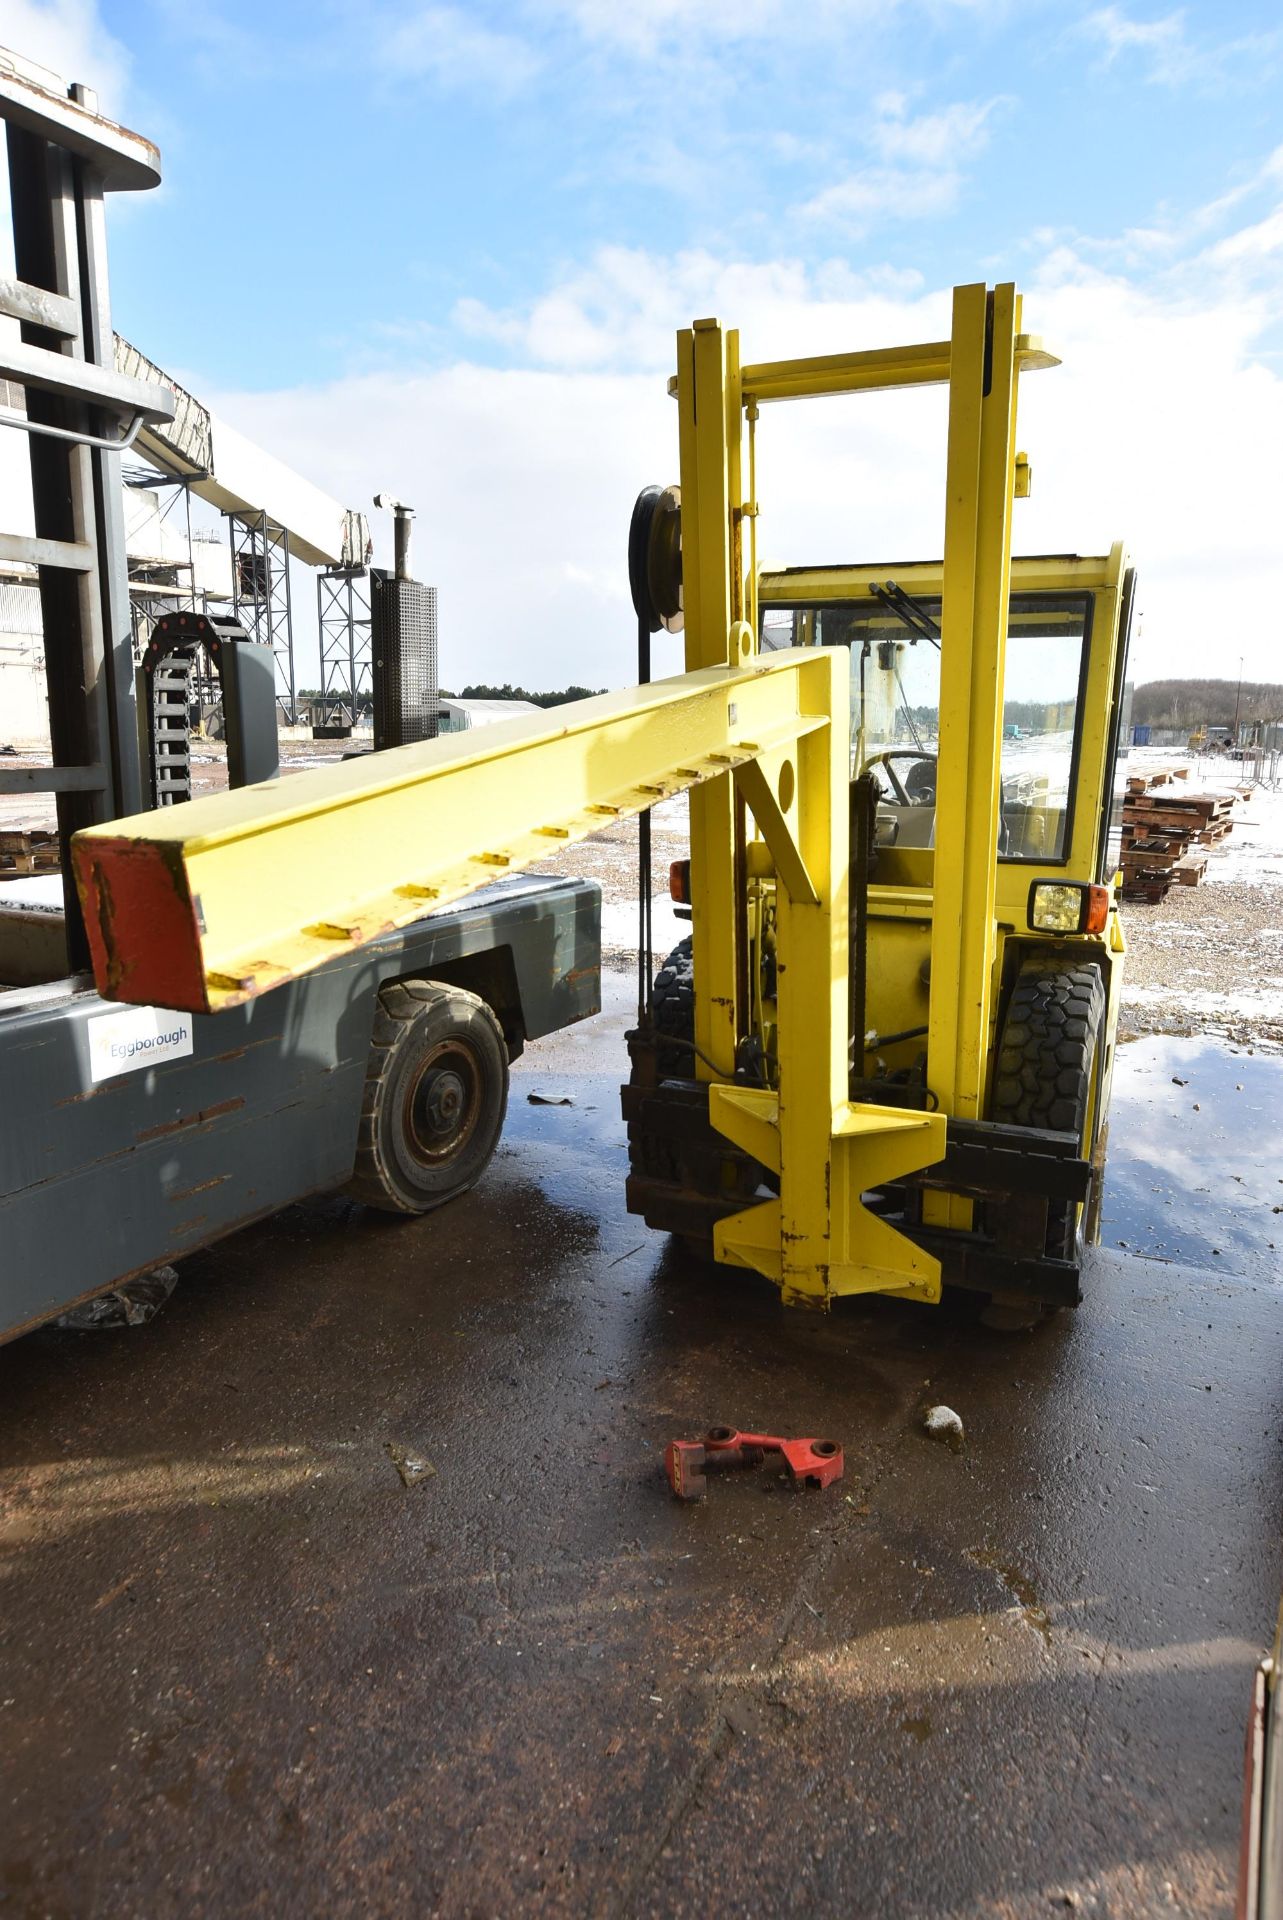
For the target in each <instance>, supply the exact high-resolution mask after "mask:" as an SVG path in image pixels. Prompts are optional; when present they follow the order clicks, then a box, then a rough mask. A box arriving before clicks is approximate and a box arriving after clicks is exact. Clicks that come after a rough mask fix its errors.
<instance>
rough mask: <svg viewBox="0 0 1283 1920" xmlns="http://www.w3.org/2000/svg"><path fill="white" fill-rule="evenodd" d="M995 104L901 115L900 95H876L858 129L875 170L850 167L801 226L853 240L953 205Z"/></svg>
mask: <svg viewBox="0 0 1283 1920" xmlns="http://www.w3.org/2000/svg"><path fill="white" fill-rule="evenodd" d="M1005 104H1006V102H1005V100H1004V99H1002V98H995V99H992V100H985V101H955V102H954V103H953V104H952V105H950V106H947V107H943V108H941V109H940V110H939V111H938V112H935V113H924V114H919V115H917V116H913V115H910V114H909V112H908V102H907V99H906V97H905V95H904V94H902V93H883V94H880V95H879V96H878V97H877V99H875V101H874V102H873V113H872V115H871V116H870V118H869V119H868V121H867V122H865V123H864V124H863V125H862V127H861V137H862V138H863V140H864V142H865V144H866V145H867V146H868V147H869V148H870V150H871V151H872V153H873V154H874V155H875V156H876V161H875V164H872V165H868V166H861V167H857V168H856V169H854V171H852V172H851V173H848V174H847V175H845V177H844V178H842V179H840V180H835V181H833V182H832V183H831V184H830V185H829V186H827V187H822V188H821V189H820V191H819V192H818V193H816V194H813V195H812V197H811V198H810V199H809V200H807V201H805V202H803V204H802V205H801V206H800V207H799V208H798V209H797V211H798V213H799V215H800V216H801V218H803V219H805V220H808V221H810V222H812V223H814V224H816V225H819V226H827V227H834V228H837V229H839V230H840V231H841V232H843V233H844V234H846V235H847V237H848V238H851V239H858V238H860V237H861V236H862V235H864V234H866V233H869V232H870V231H871V230H872V229H873V228H875V227H877V226H881V225H883V224H885V223H886V222H887V221H889V220H922V219H929V218H931V217H932V216H933V215H936V214H942V213H948V212H950V210H951V209H952V208H953V207H954V206H955V205H956V204H957V201H958V196H959V194H960V192H961V190H962V185H963V180H964V177H965V176H964V172H963V167H964V164H965V162H966V161H967V160H969V159H971V158H972V157H973V156H974V155H976V154H977V153H979V152H980V150H981V149H982V148H983V147H984V145H985V143H986V142H987V140H988V137H989V121H990V119H991V117H992V116H993V115H994V113H995V112H996V111H997V110H998V109H999V108H1000V107H1002V106H1004V105H1005Z"/></svg>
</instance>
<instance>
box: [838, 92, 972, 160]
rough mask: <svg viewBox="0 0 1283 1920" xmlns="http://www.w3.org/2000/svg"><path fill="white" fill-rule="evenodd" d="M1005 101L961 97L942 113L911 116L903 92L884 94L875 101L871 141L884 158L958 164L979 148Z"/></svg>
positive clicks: (944, 108) (870, 132)
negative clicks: (988, 126) (996, 113)
mask: <svg viewBox="0 0 1283 1920" xmlns="http://www.w3.org/2000/svg"><path fill="white" fill-rule="evenodd" d="M1001 104H1003V103H1002V101H1000V100H998V99H994V100H983V101H980V100H958V101H955V102H954V103H953V105H952V106H948V107H943V108H942V109H941V110H940V112H939V113H923V114H919V115H918V116H917V118H916V119H914V118H910V116H909V115H908V114H907V112H906V110H905V108H906V103H905V100H904V96H903V95H902V94H884V95H883V96H882V100H881V102H875V106H877V107H878V108H879V111H877V112H875V114H874V118H873V122H872V125H871V126H870V128H869V132H868V139H869V144H870V145H871V146H872V147H873V149H874V151H875V152H876V153H878V154H880V155H881V157H882V158H883V159H884V160H899V161H906V162H909V163H911V164H912V165H914V166H919V167H940V168H952V167H955V166H956V165H957V163H958V161H959V160H961V159H965V158H967V157H968V156H970V155H971V154H973V153H976V152H978V151H979V149H980V148H981V147H982V146H983V145H984V143H985V140H986V138H987V137H988V130H987V122H988V120H989V118H990V116H991V114H992V113H993V112H994V111H995V109H996V108H997V107H998V106H1000V105H1001Z"/></svg>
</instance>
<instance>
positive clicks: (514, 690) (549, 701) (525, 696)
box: [297, 683, 606, 707]
mask: <svg viewBox="0 0 1283 1920" xmlns="http://www.w3.org/2000/svg"><path fill="white" fill-rule="evenodd" d="M605 692H606V688H605V687H560V688H558V689H557V691H556V692H554V693H528V692H527V691H526V689H525V688H524V687H510V686H508V685H507V684H506V683H505V684H504V685H503V686H502V687H483V686H476V687H465V688H464V689H463V691H462V692H461V693H451V691H450V689H449V687H441V688H439V689H438V697H439V698H440V699H442V700H529V701H530V703H531V705H532V706H536V707H564V706H565V704H566V702H567V701H568V700H587V699H589V698H590V697H591V695H593V694H594V693H605ZM297 697H298V699H300V700H319V699H320V698H321V689H320V688H319V687H300V688H299V689H298V695H297ZM347 697H348V693H347V688H346V687H331V688H330V698H331V699H333V700H346V699H347ZM361 699H362V704H363V705H364V706H367V707H368V706H369V704H370V696H369V694H368V693H367V694H363V695H362V696H361Z"/></svg>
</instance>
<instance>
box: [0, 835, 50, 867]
mask: <svg viewBox="0 0 1283 1920" xmlns="http://www.w3.org/2000/svg"><path fill="white" fill-rule="evenodd" d="M58 867H59V850H58V835H57V834H56V833H53V832H50V831H49V830H48V829H47V828H45V827H31V828H29V829H27V830H26V831H23V832H18V831H13V830H8V831H5V832H3V833H0V880H16V879H19V878H20V877H22V876H23V875H25V874H29V873H57V871H58Z"/></svg>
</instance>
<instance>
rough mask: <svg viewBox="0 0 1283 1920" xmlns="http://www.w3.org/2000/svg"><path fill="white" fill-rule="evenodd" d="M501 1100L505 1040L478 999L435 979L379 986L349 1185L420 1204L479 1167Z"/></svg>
mask: <svg viewBox="0 0 1283 1920" xmlns="http://www.w3.org/2000/svg"><path fill="white" fill-rule="evenodd" d="M507 1108H508V1050H507V1047H506V1046H505V1044H504V1038H503V1030H502V1028H501V1027H500V1025H499V1022H498V1021H497V1020H496V1018H495V1016H494V1014H493V1013H492V1012H491V1010H490V1008H489V1007H488V1006H487V1005H486V1003H485V1001H484V1000H479V999H478V998H477V996H476V994H473V993H465V992H464V991H463V989H462V988H461V987H451V986H445V985H443V984H442V983H441V982H440V981H435V980H393V981H390V982H389V983H388V984H387V985H386V986H385V987H382V988H381V989H380V991H379V1001H378V1007H377V1009H376V1011H375V1015H374V1034H373V1040H372V1044H371V1047H370V1063H369V1066H368V1067H367V1068H366V1074H365V1094H364V1098H363V1100H362V1104H361V1122H360V1131H359V1134H358V1138H357V1150H356V1166H355V1170H354V1172H353V1176H352V1180H351V1182H350V1184H349V1186H348V1192H349V1193H350V1194H351V1196H352V1198H353V1199H354V1200H362V1201H364V1202H365V1204H366V1206H369V1207H378V1208H380V1209H381V1210H382V1211H383V1212H385V1213H427V1212H429V1211H430V1209H431V1208H433V1207H439V1206H441V1205H443V1204H444V1202H445V1201H447V1200H453V1199H454V1198H455V1196H456V1195H457V1194H460V1193H466V1192H467V1190H468V1188H469V1187H471V1186H472V1185H474V1184H475V1182H476V1181H477V1180H479V1179H480V1177H481V1175H482V1174H483V1173H484V1172H485V1170H486V1167H487V1166H488V1165H489V1163H490V1158H491V1155H492V1154H493V1153H494V1150H495V1148H496V1146H497V1145H498V1143H499V1135H500V1133H501V1131H502V1129H503V1120H504V1115H505V1113H506V1112H507Z"/></svg>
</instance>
